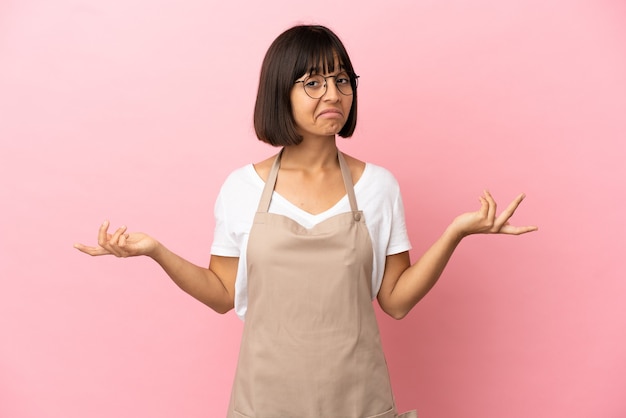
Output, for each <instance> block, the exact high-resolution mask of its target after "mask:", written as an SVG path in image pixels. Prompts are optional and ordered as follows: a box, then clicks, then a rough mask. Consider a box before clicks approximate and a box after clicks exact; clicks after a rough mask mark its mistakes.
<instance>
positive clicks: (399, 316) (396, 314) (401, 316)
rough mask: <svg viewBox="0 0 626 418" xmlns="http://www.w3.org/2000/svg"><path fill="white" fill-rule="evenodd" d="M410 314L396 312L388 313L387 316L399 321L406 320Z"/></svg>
mask: <svg viewBox="0 0 626 418" xmlns="http://www.w3.org/2000/svg"><path fill="white" fill-rule="evenodd" d="M408 313H409V312H408V311H394V312H388V313H387V314H388V315H389V316H390V317H392V318H393V319H396V320H398V321H399V320H401V319H404V317H405V316H407V314H408Z"/></svg>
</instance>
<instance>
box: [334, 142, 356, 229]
mask: <svg viewBox="0 0 626 418" xmlns="http://www.w3.org/2000/svg"><path fill="white" fill-rule="evenodd" d="M337 157H339V167H341V175H342V177H343V184H344V186H345V188H346V193H347V194H348V200H349V201H350V209H351V210H352V213H354V220H356V221H359V220H360V219H361V215H360V214H359V213H358V212H359V207H358V206H357V204H356V196H355V195H354V183H352V174H350V167H348V164H347V163H346V160H345V159H344V158H343V153H342V152H341V151H338V152H337Z"/></svg>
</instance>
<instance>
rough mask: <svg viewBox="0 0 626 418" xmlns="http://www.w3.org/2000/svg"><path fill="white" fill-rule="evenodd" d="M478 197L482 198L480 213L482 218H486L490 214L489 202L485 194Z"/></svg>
mask: <svg viewBox="0 0 626 418" xmlns="http://www.w3.org/2000/svg"><path fill="white" fill-rule="evenodd" d="M478 199H479V200H480V210H479V211H478V214H479V215H480V217H481V218H482V219H486V218H487V216H488V214H489V202H487V199H485V198H484V197H483V196H480V197H479V198H478Z"/></svg>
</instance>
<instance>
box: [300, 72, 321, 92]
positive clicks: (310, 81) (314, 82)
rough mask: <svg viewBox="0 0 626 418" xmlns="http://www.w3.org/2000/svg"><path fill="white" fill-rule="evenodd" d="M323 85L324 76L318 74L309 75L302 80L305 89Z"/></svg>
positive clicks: (317, 87)
mask: <svg viewBox="0 0 626 418" xmlns="http://www.w3.org/2000/svg"><path fill="white" fill-rule="evenodd" d="M322 86H324V78H322V77H320V76H315V75H314V76H311V77H309V78H307V79H306V80H305V81H304V87H305V88H307V89H319V88H321V87H322Z"/></svg>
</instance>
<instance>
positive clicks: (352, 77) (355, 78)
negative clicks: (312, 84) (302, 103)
mask: <svg viewBox="0 0 626 418" xmlns="http://www.w3.org/2000/svg"><path fill="white" fill-rule="evenodd" d="M341 73H346V74H347V75H348V77H350V85H351V87H352V93H351V94H346V93H344V92H342V91H341V89H340V88H339V86H338V85H337V76H338V75H341ZM314 75H317V76H320V77H322V78H323V79H324V93H322V95H321V96H320V97H311V95H310V94H309V93H308V92H307V91H306V86H305V84H304V83H305V82H306V81H307V80H308V79H309V78H311V77H312V76H314ZM359 77H360V76H358V75H356V74H354V73H349V72H348V71H341V72H340V73H339V74H335V75H326V76H324V75H322V74H319V73H316V74H309V75H307V76H306V77H305V78H304V80H296V81H294V82H293V83H294V84H298V83H302V89H303V90H304V93H305V94H306V95H307V96H309V97H311V99H313V100H317V99H321V98H322V97H324V95H325V94H326V93H328V80H327V79H328V78H334V79H335V87H336V88H337V91H338V92H339V93H341V94H343V95H344V96H352V95H354V91H355V90H356V88H357V87H358V85H359V83H358V80H359Z"/></svg>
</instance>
